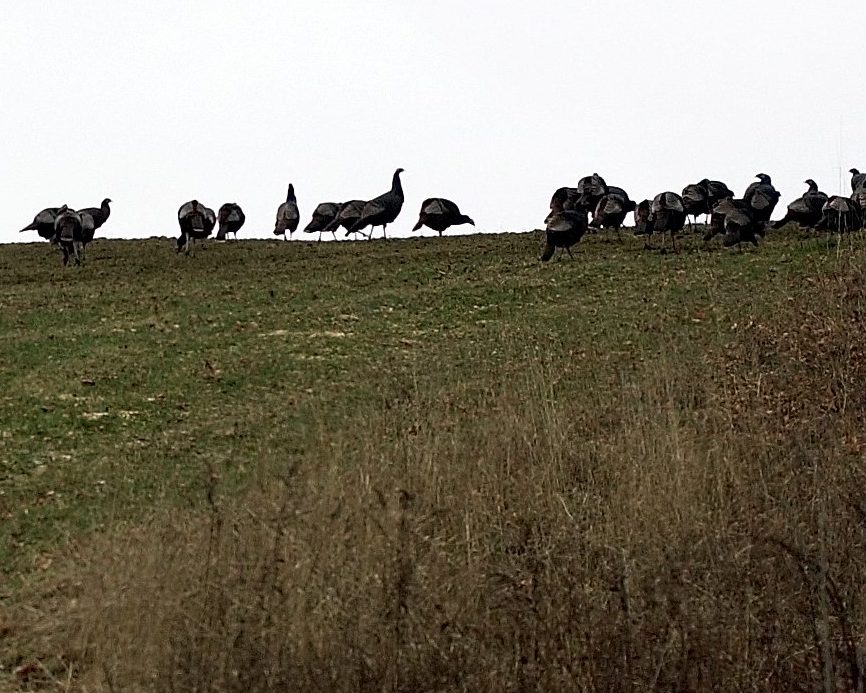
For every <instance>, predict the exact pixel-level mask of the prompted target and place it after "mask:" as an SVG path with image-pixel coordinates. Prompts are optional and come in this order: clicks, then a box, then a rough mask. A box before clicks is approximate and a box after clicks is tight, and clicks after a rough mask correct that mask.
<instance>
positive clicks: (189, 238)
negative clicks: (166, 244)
mask: <svg viewBox="0 0 866 693" xmlns="http://www.w3.org/2000/svg"><path fill="white" fill-rule="evenodd" d="M177 223H178V224H179V225H180V237H179V238H178V239H177V251H178V252H180V251H181V250H183V251H184V252H185V253H186V254H187V255H189V254H190V253H191V252H192V249H193V244H194V243H195V241H200V240H204V239H205V238H207V237H208V236H210V235H211V233H212V232H213V230H214V226H216V214H214V211H213V210H212V209H211V208H210V207H206V206H205V205H203V204H202V203H201V202H199V201H198V200H190V201H189V202H184V203H183V204H182V205H181V206H180V208H179V209H178V210H177Z"/></svg>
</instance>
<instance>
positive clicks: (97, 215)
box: [78, 197, 111, 243]
mask: <svg viewBox="0 0 866 693" xmlns="http://www.w3.org/2000/svg"><path fill="white" fill-rule="evenodd" d="M110 203H111V200H110V199H108V198H107V197H106V198H105V199H104V200H103V201H102V204H101V205H99V207H85V208H84V209H79V210H78V213H79V214H87V215H89V216H90V217H91V218H92V219H93V230H94V231H96V230H97V229H99V228H100V227H101V226H102V225H103V224H104V223H105V222H106V221H108V217H109V216H111V207H109V206H108V205H109V204H110ZM92 240H93V238H92V237H91V238H90V239H89V240H88V241H85V242H86V243H89V242H90V241H92Z"/></svg>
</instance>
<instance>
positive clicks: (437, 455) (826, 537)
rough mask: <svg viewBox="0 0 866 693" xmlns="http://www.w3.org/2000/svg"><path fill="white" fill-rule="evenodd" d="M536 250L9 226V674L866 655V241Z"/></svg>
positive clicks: (465, 670) (251, 685) (252, 675)
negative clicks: (180, 245)
mask: <svg viewBox="0 0 866 693" xmlns="http://www.w3.org/2000/svg"><path fill="white" fill-rule="evenodd" d="M541 245H542V239H541V237H540V236H539V235H535V234H522V235H508V234H506V235H478V236H465V237H454V238H444V239H423V240H422V239H413V240H399V241H397V240H391V241H387V242H383V241H375V242H370V243H367V242H358V243H339V244H333V243H323V244H306V243H283V242H278V241H274V242H265V241H260V242H253V241H250V242H241V243H237V244H234V243H227V244H210V245H208V246H207V248H206V249H202V250H200V251H199V252H198V253H197V255H196V256H195V257H192V258H187V257H183V256H177V255H175V254H174V252H173V248H172V242H171V241H170V240H169V241H167V240H161V241H160V240H148V241H113V242H112V241H100V242H98V243H96V244H94V245H93V246H92V247H91V248H90V249H89V257H88V262H87V265H86V266H85V267H83V268H80V269H77V268H76V269H73V268H70V269H63V268H61V267H60V266H59V258H58V256H57V253H56V251H52V250H51V249H50V248H49V247H48V246H47V245H42V244H33V245H18V246H3V247H0V281H2V283H3V289H4V291H2V295H0V362H2V364H3V368H2V369H0V517H2V518H3V521H2V523H0V593H2V594H0V596H2V597H3V600H2V603H4V604H6V605H7V606H5V607H4V606H0V664H2V665H3V667H4V668H3V669H2V670H0V681H2V680H3V677H4V676H5V677H6V678H7V679H8V681H9V684H8V685H10V686H17V685H25V684H26V685H30V686H37V687H38V686H46V687H48V688H52V687H53V689H61V690H65V689H69V690H79V689H80V690H112V689H117V690H130V689H142V688H153V689H155V690H192V689H194V688H196V687H198V688H199V689H201V690H204V689H207V690H238V691H240V690H244V691H246V690H270V689H277V690H285V689H287V688H296V689H297V690H311V689H331V690H462V689H468V688H472V689H476V690H479V689H483V690H518V689H519V690H526V689H541V690H654V689H660V690H698V689H706V690H709V689H711V688H713V687H714V686H717V685H718V682H719V681H720V680H724V681H726V682H728V681H730V682H731V685H727V684H726V685H725V687H726V688H730V689H738V688H743V689H745V688H749V689H750V690H779V689H787V690H796V689H798V688H797V687H798V686H799V687H800V688H809V687H810V686H812V687H814V685H818V684H821V685H825V686H827V685H830V684H833V685H837V684H838V685H840V686H842V685H852V684H856V683H857V682H859V683H861V684H862V682H863V681H862V667H863V666H866V664H864V662H866V659H864V658H863V656H862V653H863V648H862V644H861V636H862V635H863V634H864V630H863V627H864V617H866V611H864V609H866V603H864V601H863V597H864V596H866V594H864V593H863V588H862V586H861V585H862V584H866V583H864V581H863V579H862V578H863V577H864V574H863V565H864V558H866V557H864V556H863V555H860V554H862V550H863V546H864V540H866V532H864V529H866V527H864V521H863V518H864V517H866V509H864V508H866V503H864V502H863V499H862V498H861V497H862V488H863V486H862V481H863V476H864V471H866V469H864V467H863V462H864V459H863V449H864V446H866V435H864V434H863V433H862V431H864V430H866V427H863V426H862V424H863V423H864V422H863V421H862V411H863V409H862V407H860V404H866V402H863V400H864V397H863V395H864V389H863V381H862V380H861V378H860V376H861V375H863V374H864V370H866V369H864V365H863V359H862V358H861V357H862V356H863V353H862V346H861V345H862V334H863V332H862V328H863V327H864V323H866V318H864V313H863V309H864V303H863V302H864V295H866V294H864V287H863V276H862V272H861V268H862V265H863V258H864V255H863V252H862V245H863V244H862V241H861V240H860V239H855V240H854V241H853V242H851V241H848V240H846V241H844V242H843V244H842V245H841V246H839V247H837V245H836V243H835V241H832V242H828V241H827V239H824V238H821V239H816V238H807V237H805V236H797V235H794V234H791V233H790V232H787V233H782V234H777V235H775V236H774V237H772V238H771V239H769V241H768V242H767V243H766V244H765V245H764V246H763V247H762V248H761V249H759V250H757V251H754V250H751V249H750V250H747V251H745V252H736V251H726V250H722V249H720V248H718V247H716V246H712V247H709V248H707V247H705V246H704V245H703V244H702V243H700V242H699V241H697V240H695V241H692V242H687V243H685V244H684V246H683V247H682V249H681V250H680V252H678V253H676V254H660V253H658V252H646V251H644V250H643V249H642V245H643V242H642V241H638V240H635V239H634V238H632V237H630V236H628V235H624V237H623V239H621V240H620V239H616V238H614V237H613V236H609V235H595V236H592V237H589V238H587V239H585V241H584V243H582V244H581V246H580V247H579V252H577V253H576V256H577V259H576V260H575V261H571V260H570V259H568V258H567V257H566V258H565V259H564V260H563V261H561V262H556V261H555V262H552V263H550V264H549V265H542V264H540V263H539V262H538V261H537V255H538V253H539V252H540V248H541ZM22 666H23V667H24V670H19V672H18V674H13V673H11V672H12V671H13V670H14V669H16V668H17V667H22ZM2 685H3V684H2V683H0V690H2Z"/></svg>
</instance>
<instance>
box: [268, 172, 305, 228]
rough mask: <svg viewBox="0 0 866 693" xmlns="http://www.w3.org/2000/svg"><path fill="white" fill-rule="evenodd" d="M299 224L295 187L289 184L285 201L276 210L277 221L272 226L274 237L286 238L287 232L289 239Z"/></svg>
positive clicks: (299, 216)
mask: <svg viewBox="0 0 866 693" xmlns="http://www.w3.org/2000/svg"><path fill="white" fill-rule="evenodd" d="M300 223H301V215H300V212H298V200H297V198H296V197H295V186H294V185H292V184H291V183H289V192H288V193H286V201H285V202H283V204H281V205H280V206H279V207H278V208H277V221H276V223H275V224H274V235H275V236H282V237H283V238H284V239H285V237H286V231H288V232H289V238H291V236H292V234H293V233H294V232H295V231H297V230H298V224H300Z"/></svg>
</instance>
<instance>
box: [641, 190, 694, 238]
mask: <svg viewBox="0 0 866 693" xmlns="http://www.w3.org/2000/svg"><path fill="white" fill-rule="evenodd" d="M685 225H686V210H685V208H684V206H683V198H682V197H681V196H679V195H677V194H676V193H675V192H670V191H668V192H663V193H659V194H658V195H656V196H655V197H654V198H653V201H652V204H651V205H650V213H649V216H648V217H647V220H646V225H645V229H646V231H645V233H647V234H648V235H649V236H651V235H652V234H653V233H660V234H662V238H663V239H664V234H665V232H669V233H670V235H671V245H672V246H673V249H674V250H676V247H677V244H676V236H675V235H676V232H677V231H682V230H683V226H685ZM662 243H663V245H664V243H665V241H664V240H663V241H662ZM645 247H647V248H649V247H650V245H649V238H647V242H646V244H645Z"/></svg>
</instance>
